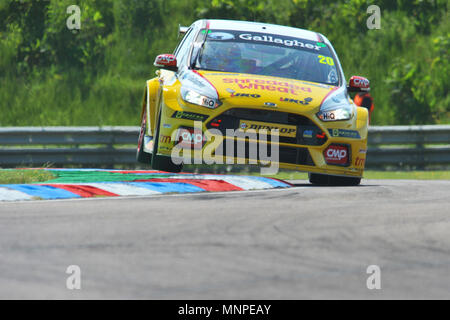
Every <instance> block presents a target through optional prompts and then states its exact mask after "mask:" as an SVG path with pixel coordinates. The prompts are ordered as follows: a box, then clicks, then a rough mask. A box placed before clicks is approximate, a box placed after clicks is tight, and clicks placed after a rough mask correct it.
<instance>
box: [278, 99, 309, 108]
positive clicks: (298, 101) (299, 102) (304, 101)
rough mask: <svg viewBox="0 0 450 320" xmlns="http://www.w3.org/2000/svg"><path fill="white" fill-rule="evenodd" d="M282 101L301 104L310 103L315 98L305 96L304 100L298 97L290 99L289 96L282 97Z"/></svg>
mask: <svg viewBox="0 0 450 320" xmlns="http://www.w3.org/2000/svg"><path fill="white" fill-rule="evenodd" d="M280 101H283V102H289V103H296V104H301V105H304V106H306V105H308V104H309V103H310V102H311V101H313V98H309V97H308V98H305V99H303V100H297V99H289V98H280Z"/></svg>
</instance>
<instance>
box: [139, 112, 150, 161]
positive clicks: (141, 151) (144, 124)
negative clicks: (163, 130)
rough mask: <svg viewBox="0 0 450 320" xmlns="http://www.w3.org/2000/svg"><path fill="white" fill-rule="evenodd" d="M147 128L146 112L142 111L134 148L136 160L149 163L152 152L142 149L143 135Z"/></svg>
mask: <svg viewBox="0 0 450 320" xmlns="http://www.w3.org/2000/svg"><path fill="white" fill-rule="evenodd" d="M146 129H147V112H146V111H144V114H143V116H142V120H141V130H140V132H139V139H138V147H137V150H136V160H137V161H138V162H140V163H144V164H151V163H152V154H151V153H147V152H145V151H144V136H145V130H146Z"/></svg>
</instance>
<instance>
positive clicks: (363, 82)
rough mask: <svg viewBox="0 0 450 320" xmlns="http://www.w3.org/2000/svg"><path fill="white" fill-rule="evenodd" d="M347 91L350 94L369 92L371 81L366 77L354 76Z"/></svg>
mask: <svg viewBox="0 0 450 320" xmlns="http://www.w3.org/2000/svg"><path fill="white" fill-rule="evenodd" d="M347 90H348V91H349V92H369V91H370V81H369V80H367V79H366V78H364V77H359V76H352V77H351V78H350V81H349V84H348V87H347Z"/></svg>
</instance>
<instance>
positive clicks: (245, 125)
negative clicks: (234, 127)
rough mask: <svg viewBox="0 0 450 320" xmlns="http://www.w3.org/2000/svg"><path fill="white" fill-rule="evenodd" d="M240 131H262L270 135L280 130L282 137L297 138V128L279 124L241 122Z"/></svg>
mask: <svg viewBox="0 0 450 320" xmlns="http://www.w3.org/2000/svg"><path fill="white" fill-rule="evenodd" d="M239 128H240V129H239V130H240V131H244V132H245V131H247V130H255V131H256V133H258V132H259V131H260V130H267V133H270V132H271V131H273V130H278V131H279V135H280V136H282V137H291V138H295V137H296V136H297V127H296V126H290V125H283V124H277V123H266V122H259V121H247V120H241V121H240V123H239Z"/></svg>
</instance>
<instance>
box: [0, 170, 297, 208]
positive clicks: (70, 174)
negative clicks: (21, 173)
mask: <svg viewBox="0 0 450 320" xmlns="http://www.w3.org/2000/svg"><path fill="white" fill-rule="evenodd" d="M43 170H50V171H52V172H53V173H54V174H55V175H56V176H57V177H56V178H55V179H53V180H51V181H47V182H45V183H35V184H9V185H0V201H25V200H51V199H77V198H78V199H80V198H95V197H119V196H151V195H159V194H165V193H180V194H182V193H198V192H226V191H244V190H262V189H273V188H289V187H291V185H290V184H289V183H287V182H284V181H281V180H277V179H272V178H265V177H257V176H254V177H253V176H228V175H219V174H216V175H212V174H191V173H181V174H174V173H169V172H162V171H154V170H151V171H150V170H149V171H144V170H140V171H123V170H95V169H86V170H83V169H70V170H65V169H43Z"/></svg>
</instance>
